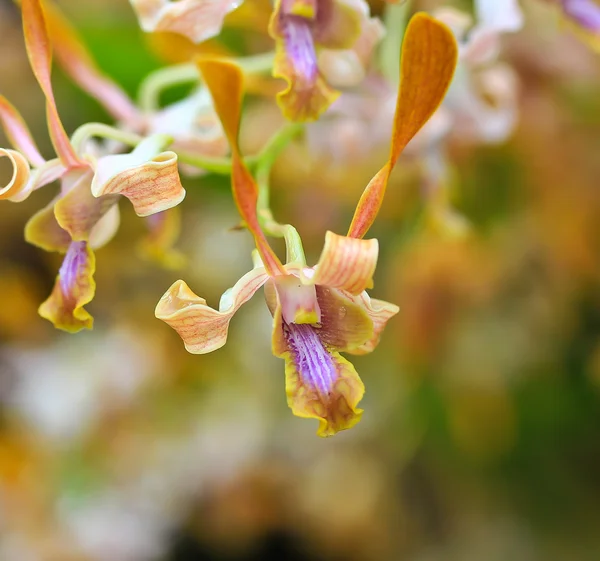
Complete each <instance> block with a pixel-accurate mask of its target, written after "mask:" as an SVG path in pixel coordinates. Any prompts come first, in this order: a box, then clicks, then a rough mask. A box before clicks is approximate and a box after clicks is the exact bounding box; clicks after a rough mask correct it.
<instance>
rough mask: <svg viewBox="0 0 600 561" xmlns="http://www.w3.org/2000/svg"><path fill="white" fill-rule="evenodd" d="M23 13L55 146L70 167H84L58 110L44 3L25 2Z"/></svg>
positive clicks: (24, 28)
mask: <svg viewBox="0 0 600 561" xmlns="http://www.w3.org/2000/svg"><path fill="white" fill-rule="evenodd" d="M21 10H22V13H23V32H24V35H25V46H26V48H27V56H28V57H29V62H30V64H31V69H32V70H33V73H34V75H35V77H36V79H37V81H38V83H39V85H40V87H41V89H42V91H43V92H44V96H45V97H46V113H47V118H48V129H49V132H50V138H51V140H52V145H53V146H54V149H55V150H56V154H57V155H58V157H59V158H60V159H61V161H62V162H63V164H64V165H65V166H66V167H68V168H75V167H81V166H84V165H86V164H85V162H83V161H82V160H81V159H80V158H79V156H77V154H76V153H75V150H74V149H73V147H72V146H71V142H70V140H69V137H68V136H67V133H66V132H65V129H64V127H63V125H62V122H61V120H60V117H59V115H58V110H57V108H56V101H55V99H54V93H53V91H52V81H51V78H50V72H51V66H52V50H51V47H50V39H49V37H48V30H47V29H46V21H45V18H44V11H43V9H42V5H41V2H40V0H22V2H21Z"/></svg>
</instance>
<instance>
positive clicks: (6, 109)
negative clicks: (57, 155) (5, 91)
mask: <svg viewBox="0 0 600 561" xmlns="http://www.w3.org/2000/svg"><path fill="white" fill-rule="evenodd" d="M0 123H2V128H3V129H4V132H5V133H6V136H7V138H8V140H9V142H10V143H11V145H12V146H13V147H14V148H16V149H17V150H18V151H19V152H21V154H23V156H25V157H26V158H27V160H28V161H29V163H30V164H31V165H33V166H41V165H42V164H43V163H44V161H45V160H44V158H43V157H42V155H41V154H40V151H39V150H38V147H37V145H36V143H35V140H33V137H32V136H31V133H30V132H29V129H28V128H27V125H26V124H25V121H24V120H23V117H21V114H20V113H19V112H18V111H17V110H16V109H15V107H14V106H13V105H12V104H11V103H10V102H9V101H8V100H7V99H6V98H5V97H4V96H3V95H0Z"/></svg>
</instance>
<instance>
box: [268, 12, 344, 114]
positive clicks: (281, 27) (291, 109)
mask: <svg viewBox="0 0 600 561" xmlns="http://www.w3.org/2000/svg"><path fill="white" fill-rule="evenodd" d="M312 27H313V23H312V21H311V19H309V18H307V17H302V16H300V15H297V14H295V13H293V12H292V11H288V12H287V13H285V12H284V9H283V3H282V2H281V0H278V2H277V3H276V5H275V11H274V12H273V15H272V16H271V21H270V23H269V34H270V35H271V37H273V39H275V61H274V63H273V76H274V77H275V78H283V79H284V80H285V81H286V83H287V86H286V87H285V89H283V90H282V91H280V92H279V93H278V94H277V103H278V104H279V106H280V107H281V110H282V111H283V114H284V115H285V117H286V118H287V119H290V120H291V121H314V120H316V119H318V118H319V116H320V115H321V114H322V113H323V112H324V111H325V110H326V109H327V108H328V107H329V106H330V105H331V104H332V103H333V102H334V101H335V100H336V99H337V97H338V96H339V92H338V91H336V90H334V89H333V88H331V87H330V86H329V84H327V82H326V81H325V80H324V78H323V76H322V75H321V73H320V71H319V67H318V65H317V53H316V49H315V44H314V40H313V29H312Z"/></svg>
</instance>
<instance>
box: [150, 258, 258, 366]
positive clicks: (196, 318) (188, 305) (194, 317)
mask: <svg viewBox="0 0 600 561" xmlns="http://www.w3.org/2000/svg"><path fill="white" fill-rule="evenodd" d="M268 278H269V275H268V274H267V273H266V272H265V270H264V269H263V268H262V267H261V268H257V269H253V270H252V271H250V272H249V273H246V274H245V275H244V276H243V277H242V278H241V279H240V280H239V281H238V282H237V283H236V284H235V286H234V287H233V288H230V289H229V290H228V291H227V292H225V293H224V294H223V296H222V297H221V302H220V304H219V309H218V310H215V309H214V308H211V307H209V306H207V305H206V300H205V299H204V298H200V297H199V296H197V295H196V294H194V292H192V290H191V289H190V288H189V287H188V285H187V284H186V283H185V282H184V281H182V280H178V281H176V282H175V283H173V285H172V286H171V287H170V288H169V290H167V292H166V293H165V294H164V296H163V297H162V298H161V299H160V301H159V302H158V304H157V306H156V310H155V315H156V317H157V318H158V319H160V320H162V321H164V322H165V323H166V324H168V325H170V326H171V327H172V328H173V329H174V330H175V331H177V333H178V334H179V336H180V337H181V338H182V339H183V342H184V344H185V348H186V349H187V350H188V352H190V353H193V354H205V353H210V352H212V351H215V350H217V349H219V348H221V347H222V346H223V345H224V344H225V342H226V341H227V332H228V329H229V322H230V321H231V318H232V317H233V315H234V314H235V312H237V310H238V309H239V308H240V307H241V306H242V304H244V303H246V302H247V301H248V300H250V298H252V296H253V295H254V293H255V292H256V291H257V290H258V289H259V288H260V287H261V286H262V285H263V284H264V283H265V282H266V281H267V279H268Z"/></svg>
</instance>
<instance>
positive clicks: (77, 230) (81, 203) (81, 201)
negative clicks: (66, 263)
mask: <svg viewBox="0 0 600 561" xmlns="http://www.w3.org/2000/svg"><path fill="white" fill-rule="evenodd" d="M92 174H93V172H92V170H91V169H84V170H79V169H77V170H73V171H71V172H69V174H67V175H66V176H65V177H64V178H63V184H62V191H63V193H64V194H63V195H62V196H61V197H60V198H59V199H58V200H57V201H56V203H55V204H54V216H55V217H56V221H57V222H58V225H59V226H60V227H61V228H62V229H63V230H65V232H67V233H68V234H69V236H70V237H71V239H72V240H73V241H86V240H89V239H90V235H91V232H92V229H93V228H94V227H95V226H96V225H97V224H98V222H99V221H100V220H101V219H102V217H103V216H104V215H105V214H106V213H107V212H108V211H109V210H110V208H111V207H113V206H114V205H115V204H116V203H117V201H118V197H117V196H107V197H102V198H99V199H98V198H95V197H94V196H93V195H92V193H91V191H90V185H91V182H92Z"/></svg>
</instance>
